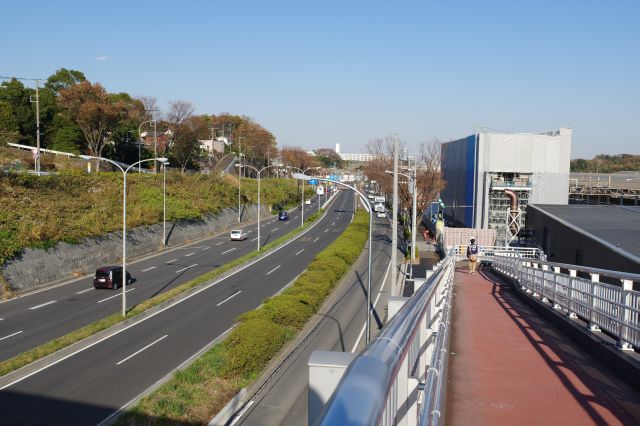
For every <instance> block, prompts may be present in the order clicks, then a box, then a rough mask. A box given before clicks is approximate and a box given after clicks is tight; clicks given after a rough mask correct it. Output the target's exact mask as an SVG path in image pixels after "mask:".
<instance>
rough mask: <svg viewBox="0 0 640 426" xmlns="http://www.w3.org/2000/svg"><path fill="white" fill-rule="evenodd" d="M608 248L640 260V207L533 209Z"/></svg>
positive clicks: (562, 206) (587, 206)
mask: <svg viewBox="0 0 640 426" xmlns="http://www.w3.org/2000/svg"><path fill="white" fill-rule="evenodd" d="M532 207H534V208H537V209H539V210H542V211H543V212H545V213H547V214H548V215H550V216H555V218H557V219H559V220H560V221H562V222H563V223H565V224H567V225H569V226H570V227H573V228H578V229H579V230H581V231H583V232H584V233H586V234H589V235H591V236H593V237H594V238H596V239H598V240H601V241H603V242H605V243H607V244H608V245H610V246H612V247H615V248H617V249H618V250H621V251H624V252H626V253H627V254H630V255H631V256H632V257H635V258H636V259H638V258H640V207H634V206H612V205H603V206H594V205H574V204H570V205H550V204H537V205H534V206H532Z"/></svg>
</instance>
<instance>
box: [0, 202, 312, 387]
mask: <svg viewBox="0 0 640 426" xmlns="http://www.w3.org/2000/svg"><path fill="white" fill-rule="evenodd" d="M319 216H320V213H314V214H313V215H311V216H310V217H309V218H307V219H306V220H305V226H304V227H302V228H300V227H298V228H296V229H294V230H292V231H291V232H289V233H288V234H286V235H283V236H282V237H280V238H278V239H276V240H274V241H272V242H271V243H269V244H266V245H265V246H264V248H263V249H262V250H261V251H260V252H258V251H253V252H251V253H248V254H246V255H244V256H242V257H239V258H237V259H235V260H233V261H231V262H229V263H227V264H224V265H222V266H220V267H219V268H216V269H214V270H212V271H210V272H208V273H206V274H204V275H201V276H199V277H197V278H194V279H193V280H191V281H188V282H186V283H183V284H181V285H179V286H178V287H176V288H173V289H171V290H169V291H167V292H165V293H161V294H159V295H157V296H155V297H153V298H151V299H148V300H146V301H144V302H142V303H140V304H139V305H136V306H134V307H133V308H131V309H130V310H129V311H128V312H127V315H126V316H122V315H121V314H119V313H116V314H113V315H111V316H108V317H106V318H103V319H101V320H99V321H96V322H94V323H92V324H89V325H86V326H84V327H82V328H80V329H78V330H74V331H72V332H71V333H68V334H66V335H64V336H62V337H60V338H58V339H54V340H51V341H49V342H47V343H44V344H42V345H40V346H38V347H36V348H33V349H31V350H29V351H26V352H23V353H21V354H19V355H16V356H15V357H13V358H11V359H8V360H6V361H3V362H0V376H4V375H5V374H8V373H10V372H12V371H14V370H17V369H18V368H21V367H24V366H25V365H27V364H30V363H32V362H34V361H37V360H39V359H41V358H44V357H45V356H47V355H50V354H52V353H54V352H56V351H59V350H60V349H63V348H65V347H67V346H70V345H72V344H74V343H76V342H79V341H80V340H82V339H85V338H87V337H89V336H92V335H94V334H96V333H98V332H100V331H102V330H106V329H107V328H109V327H112V326H114V325H116V324H118V323H120V322H122V321H125V320H128V319H130V318H133V317H135V316H138V315H140V314H141V313H143V312H144V311H146V310H148V309H151V308H152V307H154V306H157V305H159V304H161V303H163V302H166V301H168V300H170V299H173V298H174V297H176V296H178V295H180V294H182V293H184V292H186V291H188V290H190V289H192V288H194V287H196V286H198V285H200V284H203V283H206V282H209V281H211V280H213V279H214V278H216V277H218V276H220V275H222V274H223V273H225V272H227V271H228V270H230V269H232V268H235V267H236V266H239V265H241V264H243V263H245V262H247V261H249V260H251V259H253V258H255V257H257V256H258V255H259V254H261V253H263V252H265V251H266V250H269V249H271V248H273V247H276V246H278V245H280V244H282V243H284V242H286V241H287V240H289V239H290V238H292V237H293V236H295V235H297V234H299V233H300V232H302V231H303V230H304V229H306V228H308V227H309V226H310V225H311V223H312V222H314V221H315V220H316V219H317V218H318V217H319Z"/></svg>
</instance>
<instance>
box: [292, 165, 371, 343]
mask: <svg viewBox="0 0 640 426" xmlns="http://www.w3.org/2000/svg"><path fill="white" fill-rule="evenodd" d="M293 178H294V179H300V180H311V179H315V180H320V181H323V182H331V183H335V184H336V185H340V186H343V187H345V188H347V189H350V190H352V191H353V192H355V193H356V194H358V196H359V197H360V199H361V200H362V203H363V204H364V205H365V206H368V207H369V260H368V268H369V271H368V272H367V306H366V312H367V338H366V342H367V344H368V343H369V340H370V334H371V251H372V246H373V239H372V238H371V236H372V232H373V206H371V203H369V199H367V197H365V195H364V194H363V193H362V192H360V191H358V190H357V189H356V188H355V187H353V186H350V185H347V184H346V183H342V182H338V181H337V180H331V179H325V178H317V177H313V176H307V175H305V174H304V173H294V174H293ZM318 202H319V200H318Z"/></svg>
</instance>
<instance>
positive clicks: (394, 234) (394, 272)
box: [369, 134, 399, 296]
mask: <svg viewBox="0 0 640 426" xmlns="http://www.w3.org/2000/svg"><path fill="white" fill-rule="evenodd" d="M392 208H393V221H392V224H391V291H392V295H393V296H398V295H399V291H398V289H397V282H396V278H397V276H398V135H397V134H395V135H394V136H393V206H392ZM369 244H371V241H369Z"/></svg>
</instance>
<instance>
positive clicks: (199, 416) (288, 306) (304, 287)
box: [117, 211, 368, 425]
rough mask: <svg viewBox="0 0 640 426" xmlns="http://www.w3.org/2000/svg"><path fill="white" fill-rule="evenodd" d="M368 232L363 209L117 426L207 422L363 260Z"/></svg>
mask: <svg viewBox="0 0 640 426" xmlns="http://www.w3.org/2000/svg"><path fill="white" fill-rule="evenodd" d="M367 236H368V216H367V214H366V213H365V212H364V211H360V212H358V213H357V214H356V218H355V220H354V221H353V223H352V224H351V225H349V227H348V228H347V230H346V231H345V232H344V233H343V234H342V235H340V236H339V237H338V238H337V239H336V240H335V241H334V242H333V243H332V244H330V245H329V246H328V247H327V248H326V249H324V250H323V251H322V252H321V253H319V254H318V255H317V256H316V258H315V259H314V260H313V262H312V263H311V264H310V265H309V267H308V268H307V270H306V271H305V272H304V273H303V274H302V275H300V277H298V279H297V280H296V281H295V283H294V284H293V285H292V286H291V287H289V288H287V289H286V290H284V291H283V292H282V293H281V294H279V295H278V296H274V297H272V298H270V299H267V300H266V301H265V303H264V304H263V305H262V306H261V307H260V308H258V309H256V310H253V311H250V312H247V313H245V314H243V315H241V316H240V317H239V318H238V322H239V323H238V325H237V327H235V328H234V329H233V331H231V333H230V334H229V336H227V337H226V338H225V339H224V341H223V342H221V343H219V344H217V345H215V346H214V347H213V348H212V349H211V350H209V351H208V352H206V353H205V354H204V355H203V356H202V357H201V358H199V359H198V360H196V361H195V362H194V363H193V364H191V365H190V366H189V367H187V368H186V369H184V370H182V371H180V372H178V373H176V374H175V376H174V377H173V378H172V379H171V380H169V381H168V382H167V383H165V384H164V385H162V386H161V387H160V388H158V389H157V390H156V391H155V392H153V393H152V394H151V395H149V396H147V397H145V398H144V399H143V400H142V401H141V402H140V403H139V404H138V405H137V406H136V407H134V408H132V409H131V410H129V411H128V412H127V413H125V414H124V415H123V416H122V417H121V418H120V419H119V420H118V422H117V424H119V425H164V424H167V425H169V424H170V425H175V424H203V425H204V424H207V423H208V422H209V420H210V419H211V418H212V417H213V416H214V415H215V414H216V413H217V412H218V411H220V410H221V409H222V408H223V407H224V405H225V404H226V403H227V402H228V401H229V400H230V399H231V398H232V397H233V396H234V395H235V394H236V393H237V392H238V391H239V390H240V389H241V388H243V387H245V386H247V385H249V384H250V383H251V382H252V381H254V380H255V379H256V378H257V377H258V376H259V374H260V373H261V372H262V371H263V370H264V368H265V367H266V366H267V364H268V363H269V362H270V361H271V360H272V359H273V358H274V357H275V356H276V355H277V354H278V353H279V351H280V350H281V349H282V348H283V347H284V345H285V344H286V343H287V342H288V341H289V340H291V339H292V338H293V337H294V336H295V335H296V333H297V332H299V331H300V330H301V329H302V328H303V327H304V325H305V323H306V322H307V321H308V320H309V319H310V318H311V317H312V316H313V315H314V314H315V313H316V312H317V311H318V309H319V308H320V306H321V305H322V303H323V302H324V300H325V298H326V297H327V296H328V295H329V293H330V292H331V290H332V289H333V287H334V286H335V284H336V283H337V282H338V281H339V280H340V278H341V277H342V276H344V274H345V273H346V272H347V271H348V270H349V268H350V267H351V265H352V264H353V262H354V261H355V260H356V259H357V258H358V255H359V254H360V252H361V251H362V248H363V247H364V243H365V242H366V240H367Z"/></svg>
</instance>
